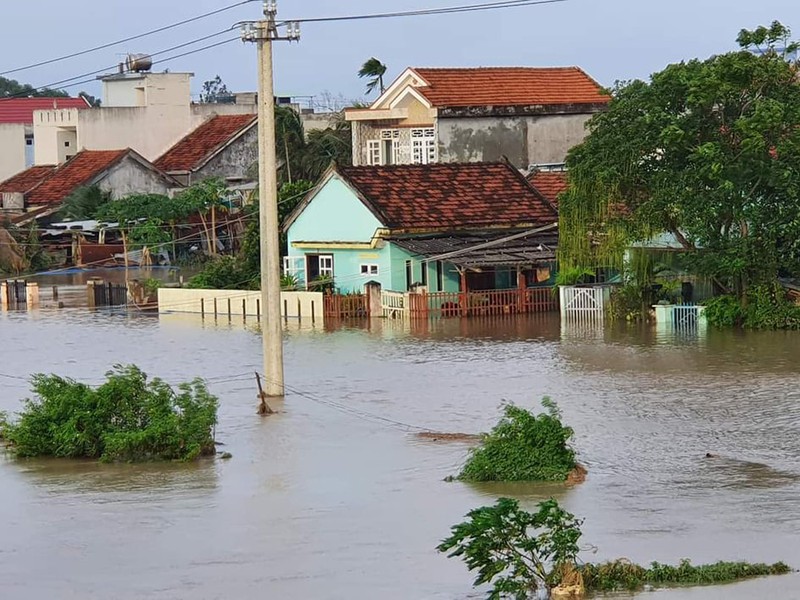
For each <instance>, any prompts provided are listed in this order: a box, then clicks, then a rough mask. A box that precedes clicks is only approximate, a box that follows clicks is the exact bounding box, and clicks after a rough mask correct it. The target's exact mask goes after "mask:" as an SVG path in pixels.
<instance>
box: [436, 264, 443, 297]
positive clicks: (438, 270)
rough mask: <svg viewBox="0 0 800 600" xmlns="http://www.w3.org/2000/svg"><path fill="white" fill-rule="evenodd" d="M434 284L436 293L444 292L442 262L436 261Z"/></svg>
mask: <svg viewBox="0 0 800 600" xmlns="http://www.w3.org/2000/svg"><path fill="white" fill-rule="evenodd" d="M436 283H437V284H438V286H439V287H438V291H440V292H443V291H444V265H443V264H442V261H440V260H437V261H436Z"/></svg>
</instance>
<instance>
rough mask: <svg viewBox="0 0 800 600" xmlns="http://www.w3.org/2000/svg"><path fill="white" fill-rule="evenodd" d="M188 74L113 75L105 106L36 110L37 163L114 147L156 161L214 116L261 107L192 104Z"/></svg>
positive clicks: (107, 84)
mask: <svg viewBox="0 0 800 600" xmlns="http://www.w3.org/2000/svg"><path fill="white" fill-rule="evenodd" d="M190 78H191V74H189V73H140V74H126V75H114V76H111V77H108V78H106V79H105V80H104V81H103V84H104V94H105V96H104V103H103V106H102V107H101V108H94V109H90V110H76V109H71V110H42V111H37V112H36V113H35V114H34V124H33V133H34V138H35V140H36V151H35V164H37V165H45V164H60V163H62V162H64V160H66V158H67V157H68V156H71V155H74V154H76V153H77V152H78V151H79V150H82V149H86V150H112V149H116V148H131V149H133V150H136V151H137V152H138V153H139V154H141V155H142V156H144V157H145V158H146V159H148V160H151V161H154V160H155V159H157V158H158V157H159V156H161V155H162V154H163V153H164V152H165V151H166V150H167V149H168V148H170V147H171V146H172V145H174V144H175V143H176V142H177V141H178V140H180V139H181V138H182V137H184V136H185V135H186V134H187V133H189V132H190V131H192V130H193V129H195V128H197V127H198V126H199V125H201V124H202V123H203V122H204V121H206V120H207V119H208V118H209V117H211V116H212V115H214V114H254V113H255V112H256V111H257V107H256V105H255V104H193V103H192V102H191V94H190V88H189V82H190ZM65 142H72V143H71V144H70V146H65Z"/></svg>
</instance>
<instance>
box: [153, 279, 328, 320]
mask: <svg viewBox="0 0 800 600" xmlns="http://www.w3.org/2000/svg"><path fill="white" fill-rule="evenodd" d="M158 312H160V313H195V314H201V315H203V316H210V317H228V316H230V317H234V316H235V317H242V318H246V317H251V316H252V317H256V319H260V318H261V314H262V313H263V308H262V306H261V292H258V291H247V290H196V289H187V288H159V290H158ZM281 316H282V317H284V318H289V319H300V320H310V321H312V322H315V323H320V324H322V323H323V305H322V293H321V292H281Z"/></svg>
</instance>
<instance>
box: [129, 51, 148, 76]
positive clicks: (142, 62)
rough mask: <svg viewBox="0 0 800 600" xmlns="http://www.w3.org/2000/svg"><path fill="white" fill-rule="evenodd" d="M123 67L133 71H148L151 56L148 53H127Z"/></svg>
mask: <svg viewBox="0 0 800 600" xmlns="http://www.w3.org/2000/svg"><path fill="white" fill-rule="evenodd" d="M125 67H126V68H127V70H128V71H131V72H133V73H141V72H143V71H149V70H150V69H151V68H152V67H153V58H152V57H151V56H150V55H149V54H128V58H126V59H125Z"/></svg>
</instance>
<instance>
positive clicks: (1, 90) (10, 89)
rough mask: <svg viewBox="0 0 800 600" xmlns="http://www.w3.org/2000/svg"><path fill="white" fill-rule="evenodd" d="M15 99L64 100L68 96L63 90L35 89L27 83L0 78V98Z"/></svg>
mask: <svg viewBox="0 0 800 600" xmlns="http://www.w3.org/2000/svg"><path fill="white" fill-rule="evenodd" d="M4 96H5V97H16V98H27V97H29V96H32V97H45V98H66V97H68V96H69V94H68V93H67V92H65V91H64V90H53V89H50V88H41V89H38V88H35V87H33V86H32V85H30V84H28V83H20V82H19V81H17V80H15V79H7V78H5V77H0V97H4Z"/></svg>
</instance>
